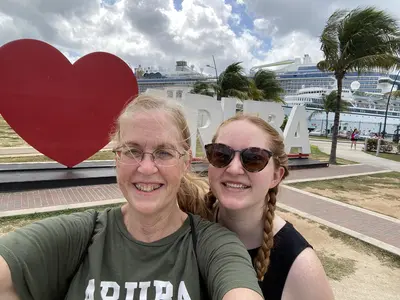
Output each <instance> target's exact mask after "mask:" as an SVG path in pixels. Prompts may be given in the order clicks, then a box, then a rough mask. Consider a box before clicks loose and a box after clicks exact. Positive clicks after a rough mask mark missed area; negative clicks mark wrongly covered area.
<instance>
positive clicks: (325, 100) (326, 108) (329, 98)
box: [308, 91, 349, 137]
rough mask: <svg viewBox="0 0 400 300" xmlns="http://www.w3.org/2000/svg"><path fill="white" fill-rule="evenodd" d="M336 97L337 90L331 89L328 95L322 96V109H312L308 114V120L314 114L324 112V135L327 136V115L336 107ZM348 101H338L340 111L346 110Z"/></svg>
mask: <svg viewBox="0 0 400 300" xmlns="http://www.w3.org/2000/svg"><path fill="white" fill-rule="evenodd" d="M336 99H337V91H332V92H330V93H329V95H323V96H322V110H314V111H313V112H312V113H311V114H310V116H309V117H308V119H309V120H311V119H312V117H314V116H315V115H318V114H321V113H325V114H326V118H325V136H326V137H328V116H329V113H330V112H334V111H335V109H336ZM348 106H349V104H348V102H344V101H340V111H341V112H343V111H346V110H347V109H348Z"/></svg>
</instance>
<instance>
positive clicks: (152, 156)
mask: <svg viewBox="0 0 400 300" xmlns="http://www.w3.org/2000/svg"><path fill="white" fill-rule="evenodd" d="M120 148H124V146H119V147H116V148H115V149H113V150H112V152H113V153H114V154H115V155H116V156H117V159H118V160H119V161H120V157H119V156H118V154H117V152H122V151H121V150H118V149H120ZM127 148H129V147H127ZM132 148H133V147H132ZM132 148H131V149H132ZM135 149H136V150H139V151H140V152H141V153H142V155H141V158H140V160H137V159H136V158H133V159H134V160H135V161H136V163H137V164H139V165H140V164H141V163H142V161H143V159H144V157H145V155H146V154H149V155H150V156H151V161H152V162H153V163H154V164H155V165H157V166H163V167H172V166H175V165H159V164H157V163H156V158H155V156H154V153H155V152H156V151H160V150H165V149H156V150H154V151H153V152H148V151H142V150H140V149H138V148H135ZM166 149H168V150H173V151H175V152H176V153H178V157H177V159H178V160H179V159H181V158H182V157H183V156H185V155H186V154H187V152H185V153H181V152H179V151H178V150H177V149H174V148H166ZM122 164H125V163H122ZM125 165H130V166H132V165H135V164H125Z"/></svg>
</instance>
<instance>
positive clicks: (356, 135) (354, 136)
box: [350, 128, 360, 150]
mask: <svg viewBox="0 0 400 300" xmlns="http://www.w3.org/2000/svg"><path fill="white" fill-rule="evenodd" d="M359 137H360V133H359V131H358V130H357V128H354V130H353V132H352V133H351V136H350V140H351V149H353V145H354V150H356V149H357V141H358V138H359Z"/></svg>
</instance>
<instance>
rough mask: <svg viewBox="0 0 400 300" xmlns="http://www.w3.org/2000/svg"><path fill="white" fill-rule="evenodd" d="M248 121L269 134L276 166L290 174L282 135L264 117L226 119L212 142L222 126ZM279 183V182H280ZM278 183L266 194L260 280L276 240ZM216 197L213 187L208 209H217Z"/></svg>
mask: <svg viewBox="0 0 400 300" xmlns="http://www.w3.org/2000/svg"><path fill="white" fill-rule="evenodd" d="M242 120H244V121H248V122H250V123H252V124H254V125H255V126H257V127H258V128H260V129H261V130H262V131H264V133H265V134H266V137H267V136H268V139H269V142H270V147H271V148H270V149H269V150H271V151H272V153H273V154H274V155H273V160H274V163H275V167H276V168H280V167H283V168H284V170H285V173H284V175H283V178H285V177H286V176H288V175H289V170H288V156H287V154H286V153H285V148H284V143H283V139H282V137H281V136H280V135H279V133H278V132H277V131H276V130H275V129H274V128H273V127H272V126H271V125H269V124H268V123H267V122H266V121H264V120H263V119H261V118H259V117H256V116H253V115H246V114H238V115H236V116H234V117H232V118H229V119H228V120H226V121H224V122H223V123H222V124H221V125H220V126H219V127H218V130H217V132H216V134H215V135H214V137H213V139H212V142H213V143H214V142H215V141H216V140H217V138H218V134H219V131H220V129H221V128H222V127H224V126H226V125H227V124H230V123H232V122H234V121H242ZM278 185H279V184H278ZM278 185H277V186H275V187H274V188H272V189H269V191H268V193H267V194H266V195H265V200H264V201H265V205H264V212H263V220H264V234H263V241H262V244H261V247H260V249H259V250H258V252H257V256H256V257H255V258H254V262H253V263H254V266H255V269H256V272H257V277H258V279H259V280H261V281H262V280H263V279H264V275H265V273H266V272H267V269H268V265H269V261H270V254H271V249H272V247H273V242H274V234H273V231H272V224H273V220H274V217H275V208H276V195H277V194H278ZM216 201H217V199H216V197H215V195H214V194H213V193H212V191H211V189H210V191H209V193H208V194H207V195H206V197H205V202H206V205H207V207H208V209H210V210H211V211H212V210H215V209H216V206H217V205H218V204H216Z"/></svg>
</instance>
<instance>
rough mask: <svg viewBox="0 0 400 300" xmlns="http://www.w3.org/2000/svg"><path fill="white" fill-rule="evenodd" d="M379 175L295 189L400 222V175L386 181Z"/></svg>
mask: <svg viewBox="0 0 400 300" xmlns="http://www.w3.org/2000/svg"><path fill="white" fill-rule="evenodd" d="M377 175H379V174H376V175H373V176H360V177H351V178H346V179H332V180H321V181H310V182H301V183H295V184H291V186H293V187H296V188H300V189H302V190H304V191H307V192H310V193H313V194H317V195H320V196H324V197H328V198H331V199H334V200H338V201H342V202H346V203H348V204H351V205H355V206H359V207H362V208H365V209H369V210H372V211H375V212H378V213H381V214H384V215H387V216H391V217H394V218H397V219H400V173H396V172H391V173H388V175H387V176H386V177H382V176H377Z"/></svg>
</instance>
